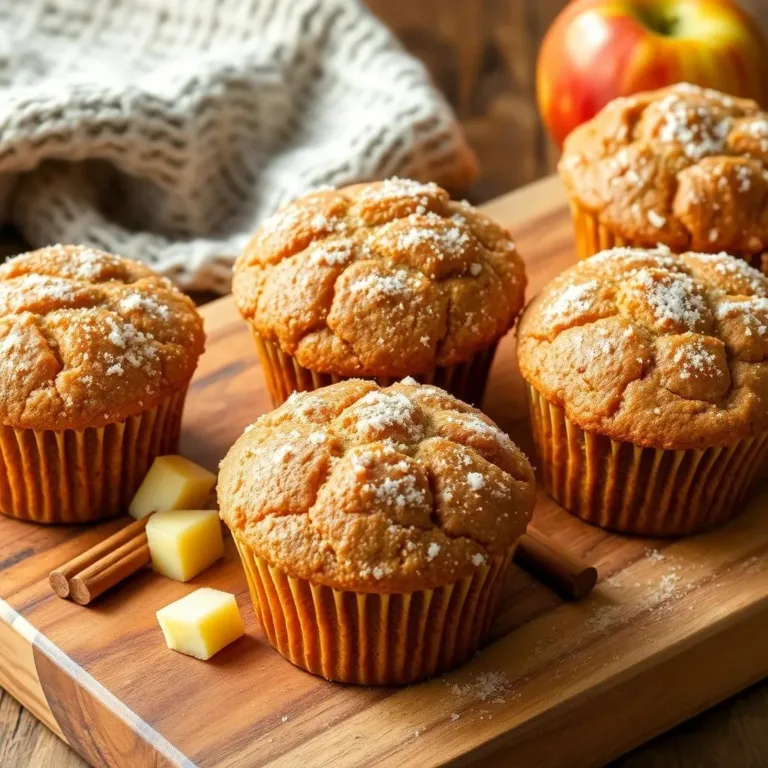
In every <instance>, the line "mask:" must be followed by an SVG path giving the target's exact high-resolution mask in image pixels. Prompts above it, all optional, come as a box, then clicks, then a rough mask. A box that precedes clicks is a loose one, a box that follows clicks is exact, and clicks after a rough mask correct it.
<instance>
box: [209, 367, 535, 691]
mask: <svg viewBox="0 0 768 768" xmlns="http://www.w3.org/2000/svg"><path fill="white" fill-rule="evenodd" d="M218 494H219V503H220V508H221V516H222V518H223V519H224V521H225V522H226V523H227V525H228V526H229V528H230V530H231V531H232V533H233V536H234V538H235V541H236V543H237V546H238V549H239V551H240V554H241V557H242V560H243V564H244V566H245V569H246V572H247V574H248V576H249V584H250V585H251V591H252V595H253V600H254V606H255V608H256V612H257V614H258V615H259V617H260V620H261V623H262V626H263V627H264V629H265V631H266V633H267V635H268V637H269V639H270V641H271V642H272V644H273V645H274V646H275V647H276V648H277V649H278V650H279V651H280V652H281V653H282V654H283V655H285V656H287V657H288V658H289V659H290V660H291V661H293V662H294V663H295V664H298V665H299V666H302V667H304V668H305V669H308V670H309V671H311V672H315V673H316V674H322V675H324V676H326V677H328V678H331V679H335V680H344V681H347V682H358V683H364V684H370V683H395V682H397V683H403V682H409V681H411V680H414V679H418V678H421V677H428V676H431V675H432V674H435V673H436V672H437V671H439V670H442V669H445V668H447V667H449V666H453V665H455V664H457V663H459V662H460V661H462V660H463V659H464V658H466V657H467V656H468V655H469V654H471V653H472V652H474V650H475V649H476V648H477V645H478V643H479V642H480V640H481V637H482V634H483V633H484V631H485V629H486V628H487V625H488V622H489V621H490V618H491V616H492V612H493V603H494V601H495V597H496V595H497V592H498V589H499V586H500V584H501V579H502V577H503V575H504V572H505V571H506V567H507V564H508V563H509V559H510V557H511V554H512V551H513V550H514V547H515V545H516V543H517V541H518V539H519V538H520V536H521V535H522V533H523V532H524V530H525V527H526V525H527V523H528V520H529V518H530V516H531V511H532V508H533V503H534V481H533V471H532V469H531V466H530V464H529V463H528V461H527V459H526V458H525V456H524V455H523V454H522V453H521V452H520V450H519V449H518V448H517V447H516V446H515V445H514V444H513V443H512V441H511V440H510V439H509V438H508V437H507V436H506V435H505V434H504V433H503V432H502V431H501V430H500V429H499V428H498V427H496V425H495V424H494V423H493V422H492V421H491V420H490V419H488V418H487V417H486V416H484V415H483V414H482V413H480V412H479V411H477V410H475V409H474V408H471V407H470V406H468V405H466V404H464V403H462V402H460V401H459V400H456V399H455V398H453V397H452V396H451V395H448V394H446V393H445V392H444V391H442V390H440V389H438V388H437V387H431V386H423V385H419V384H417V383H416V382H415V381H414V380H412V379H406V380H405V381H403V382H402V383H400V384H395V385H394V386H391V387H389V388H386V389H381V388H380V387H379V386H378V385H376V384H375V383H373V382H370V381H361V380H350V381H345V382H341V383H339V384H336V385H333V386H331V387H327V388H325V389H321V390H318V391H316V392H313V393H301V394H296V395H293V396H292V397H291V398H289V400H288V401H287V402H286V403H285V404H283V405H282V406H281V407H280V408H278V409H277V410H276V411H273V412H272V413H270V414H267V415H266V416H263V417H262V418H260V419H259V420H258V421H257V422H256V423H255V424H253V425H252V426H251V427H250V428H249V429H248V430H246V432H245V433H244V434H243V436H242V437H241V438H240V439H239V440H238V441H237V442H236V443H235V445H234V446H233V447H232V449H231V450H230V451H229V453H228V454H227V457H226V458H225V459H224V461H223V462H222V464H221V472H220V475H219V485H218ZM284 584H290V588H289V590H288V592H287V593H286V592H285V591H284V589H283V587H282V586H281V585H284ZM270 595H277V596H279V606H278V605H276V604H275V603H274V601H272V600H271V599H269V597H268V596H270ZM290 595H293V598H290V597H289V596H290ZM451 595H453V599H452V598H451ZM287 597H288V598H289V599H285V598H287ZM294 599H295V603H294ZM313 601H314V602H313ZM297 606H299V607H298V608H297ZM301 606H303V608H302V607H301ZM387 606H389V608H388V609H387ZM430 606H431V609H430ZM346 610H351V615H348V616H345V615H343V612H344V611H346ZM387 610H389V614H388V616H389V618H388V621H389V626H390V627H391V628H394V627H397V626H401V625H402V626H405V625H406V624H407V623H408V622H411V626H413V627H415V628H416V627H417V628H418V629H417V630H416V634H417V635H418V637H409V638H406V637H405V635H404V634H403V635H402V636H401V635H399V634H398V633H397V632H395V631H392V632H388V631H387V625H386V622H385V625H383V626H382V625H380V624H379V623H378V622H379V621H380V618H379V617H381V616H382V611H383V615H385V616H386V615H387ZM430 610H431V611H432V613H430ZM302 611H309V612H313V615H312V617H311V618H307V617H306V616H301V615H300V614H301V613H302ZM419 612H422V613H419ZM422 614H423V616H422ZM427 614H429V622H428V623H426V624H422V623H421V621H420V619H419V616H422V617H425V616H426V615H427ZM460 618H461V622H462V625H461V627H459V628H458V637H457V636H456V632H457V622H458V621H459V619H460ZM283 625H286V626H291V627H294V626H295V627H296V632H297V635H298V637H297V636H294V633H293V632H289V634H290V635H291V638H287V637H286V635H285V634H281V632H280V631H279V630H278V629H276V628H277V627H279V626H283ZM335 626H339V627H340V628H341V629H340V630H339V631H341V632H348V633H349V637H350V640H349V642H348V643H347V648H346V650H344V649H343V648H339V647H337V645H336V644H335V643H333V642H331V644H330V645H328V642H330V641H329V640H328V638H329V637H331V636H336V634H337V632H336V630H334V629H333V627H335ZM446 633H447V634H446ZM406 645H407V648H406ZM373 649H378V650H377V651H376V653H374V652H373ZM377 655H378V656H379V657H380V658H379V659H378V660H377V659H376V658H375V657H376V656H377Z"/></svg>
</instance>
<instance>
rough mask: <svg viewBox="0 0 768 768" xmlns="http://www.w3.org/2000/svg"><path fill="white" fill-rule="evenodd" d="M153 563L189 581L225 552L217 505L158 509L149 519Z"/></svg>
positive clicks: (166, 574) (177, 578)
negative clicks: (166, 510) (204, 507)
mask: <svg viewBox="0 0 768 768" xmlns="http://www.w3.org/2000/svg"><path fill="white" fill-rule="evenodd" d="M147 539H148V540H149V553H150V554H151V555H152V567H153V568H154V569H155V570H156V571H157V572H158V573H162V574H163V576H168V577H169V578H171V579H176V581H189V580H190V579H192V578H194V577H195V576H197V574H198V573H200V571H204V570H205V569H206V568H207V567H208V566H209V565H212V564H213V563H215V562H216V561H217V560H218V559H219V558H220V557H221V556H222V555H223V554H224V539H223V538H222V535H221V523H220V522H219V513H218V512H217V511H216V510H215V509H200V510H172V511H170V512H156V513H155V514H154V515H152V517H151V518H150V519H149V522H148V523H147Z"/></svg>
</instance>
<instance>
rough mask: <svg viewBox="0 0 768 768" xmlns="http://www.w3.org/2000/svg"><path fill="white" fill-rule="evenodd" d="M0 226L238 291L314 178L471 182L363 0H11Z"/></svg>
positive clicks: (1, 130)
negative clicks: (251, 249)
mask: <svg viewBox="0 0 768 768" xmlns="http://www.w3.org/2000/svg"><path fill="white" fill-rule="evenodd" d="M0 87H2V98H1V99H0V219H2V220H3V222H5V223H12V224H14V225H15V226H17V227H18V228H19V229H20V231H21V232H22V234H23V235H24V237H25V239H26V240H27V241H28V242H29V243H30V244H31V245H33V246H41V245H46V244H49V243H54V242H64V243H87V244H91V245H95V246H98V247H101V248H104V249H106V250H109V251H113V252H116V253H120V254H122V255H125V256H131V257H133V258H137V259H142V260H144V261H146V262H148V263H150V264H151V265H152V266H154V267H155V268H156V269H158V270H159V271H160V272H162V273H164V274H166V275H167V276H169V277H170V278H172V279H173V280H174V281H175V282H176V283H178V284H179V285H180V286H182V287H183V288H187V289H210V290H215V291H219V292H225V291H227V290H228V289H229V284H230V269H231V265H232V262H233V260H234V259H235V258H236V256H237V254H238V253H239V252H240V250H241V248H242V247H243V245H244V243H245V242H246V240H247V239H248V237H249V236H250V235H251V234H252V233H253V231H254V229H255V228H256V227H257V225H258V223H259V222H260V221H261V220H263V219H264V218H265V217H266V216H267V215H268V214H269V213H271V212H272V211H274V210H275V208H277V207H278V206H280V205H281V204H283V203H285V202H287V201H288V200H291V199H293V198H295V197H298V196H299V195H301V194H302V193H304V192H306V191H307V190H310V189H312V188H315V187H318V186H322V185H326V184H331V185H334V186H335V185H339V184H345V183H348V182H352V181H358V180H363V179H371V178H377V177H386V176H390V175H395V174H398V175H404V176H412V177H414V178H418V179H420V180H426V179H434V180H436V181H438V182H442V183H444V184H447V185H448V186H451V185H454V186H460V185H462V184H466V183H467V182H469V181H470V180H471V177H472V174H473V172H474V166H473V160H472V155H471V153H470V152H469V150H468V149H467V147H466V144H465V142H464V139H463V137H462V135H461V133H460V131H459V130H458V128H457V127H456V123H455V121H454V120H453V118H452V115H451V112H450V110H449V108H448V106H447V105H446V103H445V102H444V101H443V99H442V98H441V97H440V95H439V94H438V93H437V92H436V91H435V90H434V88H433V87H432V86H431V84H430V82H429V78H428V76H427V75H426V73H425V71H424V69H423V68H422V66H421V65H420V64H419V63H418V62H417V61H415V60H414V59H413V58H411V57H410V56H408V55H407V54H405V53H404V52H403V51H402V50H401V49H400V47H399V46H398V44H397V43H396V42H395V40H394V39H393V37H392V35H391V34H390V33H389V32H388V31H387V30H386V29H385V28H384V27H383V26H382V25H381V24H380V23H378V22H377V21H376V20H375V19H374V18H373V17H372V16H371V15H370V14H369V13H368V12H367V11H365V10H364V9H363V8H362V7H361V6H360V5H359V4H358V3H356V2H354V0H0Z"/></svg>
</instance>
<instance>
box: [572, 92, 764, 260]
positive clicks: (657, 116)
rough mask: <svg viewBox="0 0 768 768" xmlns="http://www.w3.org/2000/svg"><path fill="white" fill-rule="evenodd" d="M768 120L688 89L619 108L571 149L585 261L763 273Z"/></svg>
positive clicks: (754, 108) (627, 101) (751, 107)
mask: <svg viewBox="0 0 768 768" xmlns="http://www.w3.org/2000/svg"><path fill="white" fill-rule="evenodd" d="M767 163H768V114H766V113H765V112H763V111H761V110H760V108H759V106H758V105H757V103H756V102H754V101H750V100H747V99H737V98H733V97H731V96H726V95H725V94H722V93H718V92H717V91H712V90H709V89H702V88H698V87H696V86H693V85H688V84H687V83H680V84H678V85H674V86H672V87H669V88H662V89H660V90H658V91H650V92H647V93H638V94H636V95H634V96H628V97H625V98H620V99H616V100H615V101H612V102H611V103H610V104H608V105H607V106H606V107H605V108H604V109H603V110H601V111H600V112H599V113H598V114H597V115H596V116H595V117H594V118H593V119H592V120H590V121H589V122H587V123H584V124H583V125H581V126H579V127H578V128H576V129H575V130H574V131H573V132H572V133H571V134H570V136H568V138H567V139H566V142H565V147H564V151H563V157H562V159H561V161H560V165H559V170H560V175H561V177H562V179H563V181H564V182H565V186H566V188H567V190H568V194H569V198H570V203H571V211H572V214H573V224H574V229H575V235H576V250H577V253H578V256H579V257H580V258H585V257H587V256H591V255H592V254H594V253H597V252H598V251H601V250H603V249H607V248H612V247H615V246H643V247H653V246H656V245H657V244H662V245H666V246H668V247H669V248H670V249H671V250H673V251H674V252H675V253H684V252H686V251H703V252H706V253H718V252H720V251H726V252H728V253H730V254H733V255H738V256H741V257H742V258H744V259H746V260H747V261H749V262H750V263H752V264H753V266H755V267H757V268H761V269H762V268H763V267H762V262H763V254H764V252H765V251H766V243H768V206H767V205H766V200H767V199H768V172H766V164H767Z"/></svg>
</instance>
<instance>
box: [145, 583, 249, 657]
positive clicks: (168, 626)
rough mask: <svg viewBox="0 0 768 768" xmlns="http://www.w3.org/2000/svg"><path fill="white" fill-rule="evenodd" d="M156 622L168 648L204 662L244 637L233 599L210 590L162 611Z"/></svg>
mask: <svg viewBox="0 0 768 768" xmlns="http://www.w3.org/2000/svg"><path fill="white" fill-rule="evenodd" d="M157 620H158V621H159V622H160V628H161V629H162V630H163V635H165V642H166V644H167V646H168V647H169V648H171V649H172V650H174V651H179V652H181V653H186V654H187V655H188V656H194V657H195V658H197V659H203V661H205V660H206V659H210V658H211V656H213V654H214V653H218V652H219V651H220V650H221V649H222V648H224V646H226V645H229V644H230V643H231V642H233V641H234V640H237V638H238V637H240V636H241V635H243V634H245V627H244V626H243V619H242V617H241V616H240V610H239V608H238V607H237V601H236V600H235V596H234V595H231V594H229V592H221V591H220V590H218V589H210V588H209V587H203V588H202V589H198V590H196V591H195V592H192V593H191V594H189V595H187V596H186V597H182V598H181V600H177V601H176V602H175V603H171V604H170V605H166V606H165V608H161V609H160V610H159V611H158V612H157Z"/></svg>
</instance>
